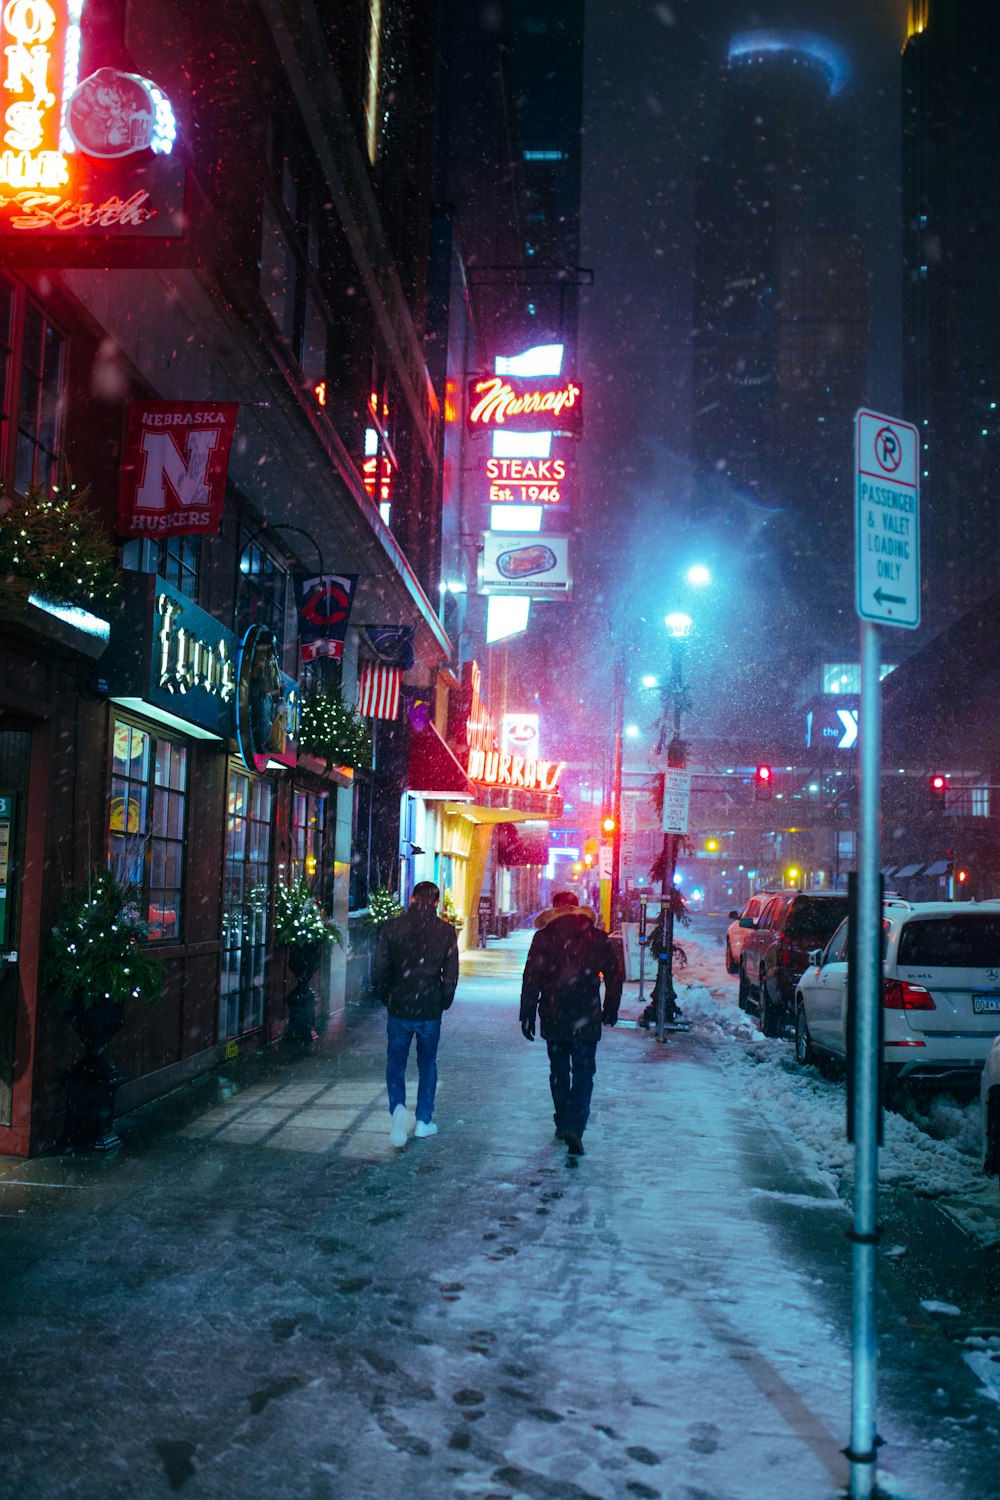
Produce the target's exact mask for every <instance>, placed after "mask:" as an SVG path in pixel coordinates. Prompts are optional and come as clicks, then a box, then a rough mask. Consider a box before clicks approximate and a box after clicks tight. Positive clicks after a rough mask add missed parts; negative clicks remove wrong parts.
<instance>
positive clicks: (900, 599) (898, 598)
mask: <svg viewBox="0 0 1000 1500" xmlns="http://www.w3.org/2000/svg"><path fill="white" fill-rule="evenodd" d="M875 602H876V604H905V603H906V597H905V595H903V594H886V593H884V592H883V591H882V589H876V590H875Z"/></svg>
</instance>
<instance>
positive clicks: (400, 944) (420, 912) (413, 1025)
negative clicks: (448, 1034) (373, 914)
mask: <svg viewBox="0 0 1000 1500" xmlns="http://www.w3.org/2000/svg"><path fill="white" fill-rule="evenodd" d="M440 899H441V892H440V891H439V890H438V888H437V886H436V885H435V884H434V882H433V881H431V880H421V881H420V882H419V883H418V884H417V885H415V886H414V887H413V895H412V897H411V898H410V909H409V911H406V912H404V913H403V915H402V916H401V917H393V919H392V920H391V921H389V922H386V923H385V925H384V926H383V928H382V931H381V932H380V933H379V939H378V950H377V952H376V954H375V973H374V983H375V993H376V994H377V995H378V997H379V999H380V1000H381V1001H382V1004H383V1005H384V1006H385V1008H386V1010H387V1011H388V1012H389V1015H388V1017H387V1020H386V1033H387V1038H388V1041H387V1046H386V1064H385V1086H386V1089H387V1090H388V1094H389V1113H390V1115H391V1116H392V1125H391V1128H390V1131H389V1139H390V1140H391V1141H392V1144H393V1145H394V1146H405V1145H406V1134H407V1132H406V1063H407V1059H408V1057H409V1055H410V1042H411V1040H412V1039H413V1037H416V1039H417V1123H416V1127H415V1129H414V1132H413V1133H414V1135H415V1136H418V1137H423V1136H428V1135H437V1129H438V1128H437V1126H436V1125H435V1124H434V1123H433V1122H432V1120H431V1115H432V1114H433V1113H434V1095H435V1093H436V1091H437V1050H438V1042H439V1041H440V1039H441V1016H442V1015H443V1013H444V1012H445V1011H446V1010H447V1009H448V1007H449V1006H450V1005H451V1002H452V1001H453V1000H454V998H455V988H456V986H457V984H458V938H457V936H456V934H455V929H454V927H453V926H452V925H451V923H450V922H443V921H442V920H441V918H440V917H439V916H438V915H437V904H438V901H439V900H440Z"/></svg>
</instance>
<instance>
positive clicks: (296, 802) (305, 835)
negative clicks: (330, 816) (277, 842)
mask: <svg viewBox="0 0 1000 1500" xmlns="http://www.w3.org/2000/svg"><path fill="white" fill-rule="evenodd" d="M325 831H326V797H325V796H319V795H318V794H317V793H315V792H296V793H295V795H294V797H293V799H292V859H291V874H292V880H293V881H297V880H306V881H308V883H309V884H310V885H311V886H312V887H313V889H314V890H317V891H322V889H323V878H324V874H325V871H324V868H323V848H324V838H323V836H324V833H325Z"/></svg>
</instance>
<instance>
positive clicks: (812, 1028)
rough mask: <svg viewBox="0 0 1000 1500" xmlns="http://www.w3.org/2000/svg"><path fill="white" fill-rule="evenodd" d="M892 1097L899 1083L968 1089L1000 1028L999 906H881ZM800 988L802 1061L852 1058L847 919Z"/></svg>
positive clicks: (814, 956) (798, 1046) (815, 956)
mask: <svg viewBox="0 0 1000 1500" xmlns="http://www.w3.org/2000/svg"><path fill="white" fill-rule="evenodd" d="M882 953H883V960H884V961H883V965H882V973H883V979H882V1015H883V1022H884V1028H885V1040H884V1047H883V1057H884V1061H885V1077H886V1093H887V1095H891V1092H892V1087H893V1085H894V1084H896V1083H899V1082H908V1083H909V1082H912V1083H913V1084H919V1085H920V1086H921V1087H924V1088H929V1087H933V1086H935V1085H942V1084H943V1085H946V1086H948V1087H950V1088H957V1089H966V1090H971V1089H974V1088H976V1087H977V1086H978V1085H979V1081H980V1078H981V1075H982V1070H983V1064H984V1062H985V1061H986V1058H987V1056H988V1055H989V1052H990V1048H991V1047H992V1045H993V1039H994V1037H995V1036H996V1035H997V1033H998V1032H1000V902H997V901H982V902H975V901H928V902H921V903H912V902H908V901H902V900H896V899H889V900H886V902H885V905H884V906H883V908H882ZM809 957H810V967H809V968H808V969H807V970H806V971H805V973H804V974H803V975H802V977H801V979H800V980H799V982H798V985H797V986H796V992H795V1055H796V1057H797V1059H798V1061H799V1062H800V1063H803V1064H805V1063H810V1062H822V1061H823V1060H824V1059H825V1058H829V1057H837V1058H843V1057H844V1056H845V1055H846V1052H847V1042H846V1033H847V923H846V921H845V922H842V923H841V925H840V926H839V927H838V928H837V931H836V932H835V933H834V934H833V937H832V938H831V939H830V941H829V943H827V945H826V948H825V949H824V950H823V952H822V953H820V952H819V951H818V950H817V951H816V952H814V953H811V954H810V955H809Z"/></svg>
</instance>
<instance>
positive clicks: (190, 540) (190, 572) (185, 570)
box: [156, 536, 201, 604]
mask: <svg viewBox="0 0 1000 1500" xmlns="http://www.w3.org/2000/svg"><path fill="white" fill-rule="evenodd" d="M200 562H201V537H200V536H171V537H167V538H166V539H165V540H164V541H162V542H160V558H159V562H158V564H157V568H156V571H157V572H158V573H159V575H160V577H161V578H163V579H165V580H166V582H167V583H172V584H173V586H174V588H175V589H176V590H177V592H178V593H179V594H183V595H184V597H185V599H190V600H191V602H192V603H193V604H196V603H197V602H198V571H199V564H200Z"/></svg>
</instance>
